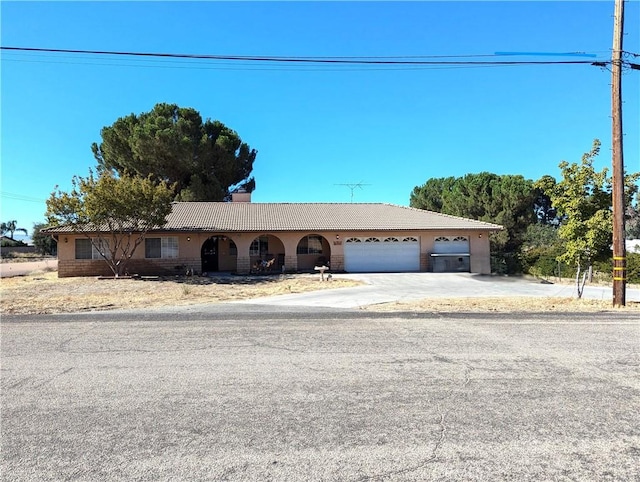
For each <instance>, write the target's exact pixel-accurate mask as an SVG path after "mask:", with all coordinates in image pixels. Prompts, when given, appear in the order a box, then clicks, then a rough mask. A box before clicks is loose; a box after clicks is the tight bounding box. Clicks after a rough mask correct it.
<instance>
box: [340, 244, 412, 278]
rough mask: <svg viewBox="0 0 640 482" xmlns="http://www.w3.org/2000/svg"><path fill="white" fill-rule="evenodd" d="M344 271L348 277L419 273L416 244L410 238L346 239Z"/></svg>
mask: <svg viewBox="0 0 640 482" xmlns="http://www.w3.org/2000/svg"><path fill="white" fill-rule="evenodd" d="M344 269H345V271H347V272H349V273H364V272H396V271H398V272H400V271H420V242H419V241H418V239H417V238H415V237H413V236H407V237H400V236H397V237H396V236H390V237H366V238H348V239H347V240H346V241H345V243H344Z"/></svg>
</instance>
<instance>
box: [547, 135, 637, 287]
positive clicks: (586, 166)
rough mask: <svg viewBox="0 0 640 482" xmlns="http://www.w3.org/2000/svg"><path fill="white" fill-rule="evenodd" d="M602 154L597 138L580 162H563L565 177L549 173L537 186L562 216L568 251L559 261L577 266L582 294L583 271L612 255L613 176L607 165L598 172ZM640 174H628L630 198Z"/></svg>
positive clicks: (626, 181) (577, 278)
mask: <svg viewBox="0 0 640 482" xmlns="http://www.w3.org/2000/svg"><path fill="white" fill-rule="evenodd" d="M599 153H600V141H599V140H598V139H595V140H594V141H593V146H592V148H591V150H590V151H589V152H587V153H585V154H584V155H583V156H582V161H581V162H580V164H577V163H572V164H570V163H568V162H567V161H562V162H561V163H560V165H559V167H560V170H561V173H562V180H560V181H559V182H556V181H555V179H553V178H552V177H550V176H545V177H544V178H542V179H540V180H539V181H538V182H537V186H538V187H539V188H541V189H542V190H543V191H544V192H545V193H548V194H549V197H550V198H551V201H552V203H553V206H555V208H556V209H557V211H558V214H559V215H560V216H561V218H562V223H561V225H560V227H559V228H558V235H559V237H560V238H561V239H562V240H563V242H564V253H563V254H561V255H560V256H558V260H559V261H561V262H566V263H567V264H570V265H572V266H574V267H575V269H576V290H577V294H578V297H582V293H583V290H584V285H585V282H586V271H585V272H584V274H583V276H582V280H581V279H580V273H581V271H584V270H585V268H588V267H590V266H592V265H593V263H594V262H595V261H602V260H606V259H609V258H610V257H611V243H612V230H613V225H612V212H611V179H610V178H609V177H608V176H607V168H604V169H602V170H601V171H596V170H595V168H594V167H593V163H594V160H595V159H596V157H597V156H598V154H599ZM637 179H638V174H633V175H630V176H626V178H625V192H626V196H627V199H630V197H631V196H632V195H633V194H635V193H636V191H637V186H636V184H635V182H636V180H637Z"/></svg>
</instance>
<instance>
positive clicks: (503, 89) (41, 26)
mask: <svg viewBox="0 0 640 482" xmlns="http://www.w3.org/2000/svg"><path fill="white" fill-rule="evenodd" d="M639 7H640V2H638V1H631V2H627V3H626V7H625V8H626V11H625V16H626V23H625V31H626V35H625V37H624V49H625V50H626V51H629V52H634V53H640V31H639V27H638V18H640V8H639ZM0 13H1V22H2V25H1V27H2V33H1V42H2V45H3V46H13V47H41V48H61V49H87V50H92V49H93V50H110V51H137V52H164V53H190V54H220V55H268V56H329V57H337V56H430V55H446V56H461V55H484V54H494V53H495V52H504V51H509V52H587V53H591V54H596V55H597V59H600V60H608V59H610V55H611V54H610V49H611V45H612V35H613V33H612V32H613V19H612V15H613V1H606V2H574V1H572V2H552V1H544V2H480V1H473V2H455V1H447V2H193V3H187V2H157V3H156V2H140V3H132V2H112V3H107V2H59V3H57V2H43V3H37V2H5V1H3V2H2V4H1V11H0ZM458 60H460V59H458ZM462 60H484V58H478V59H474V58H469V59H462ZM487 60H548V61H549V60H550V61H553V60H589V59H585V58H582V57H558V56H543V57H536V56H519V57H509V58H504V57H501V58H491V57H488V58H487ZM628 60H630V61H632V62H636V63H640V61H639V60H638V58H635V59H634V58H629V59H628ZM1 69H2V70H1V101H2V107H1V156H2V171H1V191H2V208H1V219H2V220H3V221H8V220H10V219H16V220H18V225H19V226H21V227H24V228H27V229H28V230H29V232H31V228H32V225H33V223H35V222H40V221H43V220H44V211H45V203H44V200H45V199H46V198H47V197H48V196H49V194H50V193H51V191H52V190H53V188H54V187H55V186H56V185H59V186H60V187H61V188H63V189H65V190H66V189H69V188H70V185H71V182H70V181H71V178H72V176H73V175H76V174H77V175H81V176H86V175H87V174H88V170H89V168H90V167H93V166H95V160H94V158H93V155H92V153H91V149H90V146H91V143H92V142H99V141H100V129H101V128H102V127H104V126H107V125H111V124H112V123H113V122H114V121H115V120H116V119H117V118H119V117H122V116H125V115H128V114H130V113H136V114H139V113H141V112H146V111H149V110H151V108H152V107H153V106H154V105H155V104H156V103H158V102H168V103H176V104H178V105H180V106H183V107H193V108H195V109H196V110H198V111H199V112H200V113H201V114H202V116H203V118H211V119H217V120H220V121H222V122H223V123H225V124H226V125H227V126H229V127H230V128H232V129H234V130H236V131H237V132H238V134H239V135H240V136H241V137H242V139H243V140H244V141H245V142H247V143H248V144H249V145H250V146H251V147H252V148H255V149H257V150H258V157H257V159H256V162H255V165H254V172H253V175H254V176H255V178H256V182H257V187H256V190H255V192H254V194H253V201H254V202H349V201H350V199H351V191H350V189H349V188H348V187H346V186H342V185H341V184H355V183H363V184H364V185H363V186H362V188H355V189H354V191H353V200H354V201H356V202H388V203H393V204H399V205H408V203H409V196H410V193H411V191H412V189H413V188H414V187H415V186H417V185H421V184H423V183H424V182H425V181H426V180H427V179H429V178H432V177H443V176H461V175H464V174H466V173H475V172H481V171H490V172H494V173H497V174H522V175H524V176H525V177H527V178H529V179H538V178H539V177H541V176H542V175H544V174H550V175H552V176H555V177H558V176H559V169H558V163H559V162H560V161H562V160H568V161H579V160H580V157H581V155H582V153H584V152H586V151H588V150H589V149H590V147H591V143H592V141H593V139H594V138H599V139H600V140H601V141H602V150H601V154H600V157H599V161H598V166H599V167H604V166H610V163H611V151H610V145H611V142H610V141H611V120H610V114H611V90H610V82H611V74H610V72H609V71H607V70H605V69H602V68H599V67H594V66H591V65H546V66H508V67H505V66H500V67H495V66H492V67H477V66H472V67H469V66H466V67H464V68H461V67H450V66H449V67H442V66H438V67H433V66H430V67H428V68H402V69H398V68H396V69H384V68H376V69H373V68H365V67H354V66H350V67H343V68H339V67H335V66H332V67H326V66H325V67H313V66H305V67H295V66H277V67H276V66H273V65H266V64H264V63H248V62H245V63H233V62H229V61H226V62H202V61H199V62H195V61H191V62H186V61H176V60H172V61H158V60H139V59H137V60H135V59H130V58H108V57H104V56H101V57H97V56H86V55H85V56H73V55H69V54H39V53H13V52H11V53H9V52H7V51H3V52H2V58H1ZM623 95H624V101H625V104H624V124H623V125H624V130H625V137H624V142H625V144H624V149H625V166H626V168H627V170H628V171H638V170H640V163H639V158H638V153H639V151H640V146H639V143H638V133H639V132H640V126H639V119H640V109H639V104H640V99H639V96H640V72H639V71H628V72H626V73H625V75H624V77H623Z"/></svg>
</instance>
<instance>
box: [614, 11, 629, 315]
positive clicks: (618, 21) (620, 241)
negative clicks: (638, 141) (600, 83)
mask: <svg viewBox="0 0 640 482" xmlns="http://www.w3.org/2000/svg"><path fill="white" fill-rule="evenodd" d="M613 21H614V24H613V50H612V52H611V54H612V56H611V74H612V75H611V79H612V80H611V119H612V139H611V148H612V161H611V162H612V167H613V189H612V206H613V306H615V307H620V306H625V304H626V282H627V259H626V248H625V241H624V159H623V156H622V36H623V33H624V0H615V7H614V19H613Z"/></svg>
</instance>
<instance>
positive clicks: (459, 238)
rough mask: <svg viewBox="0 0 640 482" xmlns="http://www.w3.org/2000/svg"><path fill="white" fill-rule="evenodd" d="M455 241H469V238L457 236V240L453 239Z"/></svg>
mask: <svg viewBox="0 0 640 482" xmlns="http://www.w3.org/2000/svg"><path fill="white" fill-rule="evenodd" d="M453 241H454V242H456V241H467V237H466V236H456V237H455V238H453Z"/></svg>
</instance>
